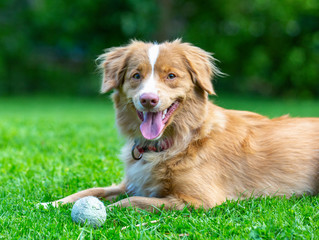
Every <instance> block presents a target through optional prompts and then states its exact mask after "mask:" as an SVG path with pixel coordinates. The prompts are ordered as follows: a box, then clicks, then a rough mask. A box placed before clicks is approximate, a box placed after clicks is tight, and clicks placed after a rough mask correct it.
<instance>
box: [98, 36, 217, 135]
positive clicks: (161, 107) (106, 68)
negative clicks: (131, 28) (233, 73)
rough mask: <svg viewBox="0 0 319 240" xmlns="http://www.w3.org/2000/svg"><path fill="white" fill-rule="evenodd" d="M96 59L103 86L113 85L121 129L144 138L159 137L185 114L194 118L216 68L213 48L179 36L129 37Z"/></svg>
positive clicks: (102, 89) (106, 87) (211, 87)
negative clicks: (169, 39)
mask: <svg viewBox="0 0 319 240" xmlns="http://www.w3.org/2000/svg"><path fill="white" fill-rule="evenodd" d="M99 59H100V60H101V65H100V66H101V69H102V70H103V82H102V88H101V91H102V93H105V92H108V91H110V90H111V89H115V93H114V95H113V100H114V102H115V106H116V109H117V118H118V122H119V125H120V127H121V128H122V131H123V132H124V134H127V135H129V136H131V137H134V138H138V137H141V136H142V137H143V138H145V139H147V140H157V139H159V138H161V137H162V136H163V134H165V132H169V131H167V130H166V129H167V128H168V126H171V125H174V124H175V125H176V124H178V122H185V121H187V119H188V118H189V119H190V121H192V122H198V121H199V120H196V119H199V118H200V117H201V116H200V115H201V114H202V113H201V112H200V111H199V110H200V109H201V108H202V106H201V105H203V104H204V103H205V101H206V100H207V95H208V94H214V89H213V86H212V83H211V79H212V77H213V76H214V75H216V74H219V73H220V72H219V70H218V69H217V67H216V66H215V65H214V64H213V62H214V60H215V59H214V58H213V57H212V56H211V54H209V53H207V52H205V51H204V50H202V49H200V48H198V47H195V46H192V45H190V44H188V43H182V42H181V41H180V40H176V41H173V42H165V43H162V44H157V43H144V42H140V41H132V42H131V43H130V44H129V45H127V46H124V47H117V48H111V49H109V50H108V51H107V52H106V53H105V54H103V55H101V56H100V57H99ZM199 102H200V103H199ZM197 104H198V106H196V105H197ZM186 124H187V123H186ZM171 128H173V127H171Z"/></svg>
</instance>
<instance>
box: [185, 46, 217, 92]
mask: <svg viewBox="0 0 319 240" xmlns="http://www.w3.org/2000/svg"><path fill="white" fill-rule="evenodd" d="M183 45H184V46H185V51H184V54H185V61H186V65H187V68H188V71H189V72H190V74H191V76H192V80H193V82H194V84H197V85H198V86H199V87H201V88H202V89H203V90H205V91H206V92H207V93H208V94H213V95H215V91H214V88H213V84H212V78H213V77H214V76H216V75H222V73H221V72H220V71H219V69H218V68H217V67H216V66H215V64H214V62H215V61H216V60H215V58H213V57H212V55H211V54H210V53H208V52H206V51H204V50H202V49H200V48H198V47H195V46H193V45H190V44H188V43H183Z"/></svg>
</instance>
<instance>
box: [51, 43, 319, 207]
mask: <svg viewBox="0 0 319 240" xmlns="http://www.w3.org/2000/svg"><path fill="white" fill-rule="evenodd" d="M99 61H101V64H100V68H101V69H102V71H103V80H102V88H101V92H102V93H106V92H109V91H111V90H113V94H112V99H113V102H114V106H115V110H116V121H117V125H118V127H119V129H120V132H121V133H122V134H123V135H124V136H126V138H127V142H126V144H125V146H124V147H123V149H122V153H121V158H122V160H123V161H124V163H125V173H126V174H125V178H124V180H123V182H122V183H121V184H119V185H117V186H110V187H103V188H92V189H87V190H84V191H81V192H78V193H75V194H73V195H70V196H67V197H65V198H63V199H60V200H57V201H55V202H51V203H50V204H52V205H54V206H57V205H59V204H65V203H72V202H75V201H76V200H78V199H80V198H82V197H85V196H95V197H98V198H101V199H106V200H110V201H114V200H115V199H116V198H117V197H118V196H119V195H125V194H127V195H128V197H127V198H124V199H122V200H120V201H117V202H113V203H112V204H110V205H109V206H108V207H109V208H112V207H114V206H120V207H129V206H132V207H136V208H140V209H147V210H148V209H153V210H154V209H156V208H158V207H163V208H165V209H177V210H180V209H183V208H185V207H187V206H192V207H194V208H200V207H202V208H204V209H209V208H212V207H214V206H216V205H218V204H221V203H223V202H224V201H226V200H232V199H242V198H247V197H251V196H255V197H258V196H275V195H277V196H285V197H290V196H292V195H296V196H299V195H302V194H311V195H315V194H317V193H318V190H319V118H290V117H289V116H282V117H279V118H275V119H269V118H267V117H265V116H262V115H259V114H256V113H253V112H248V111H236V110H226V109H223V108H221V107H218V106H216V105H214V104H213V103H212V102H210V101H209V98H208V95H212V94H215V92H214V89H213V85H212V82H211V80H212V78H213V77H214V76H216V75H221V74H222V73H221V72H220V70H219V69H218V68H217V67H216V65H215V62H216V60H215V59H214V58H213V57H212V55H211V54H210V53H208V52H206V51H204V50H202V49H200V48H198V47H196V46H194V45H191V44H189V43H184V42H182V41H181V40H175V41H172V42H164V43H161V44H158V43H146V42H142V41H131V42H130V43H129V44H128V45H126V46H122V47H115V48H111V49H109V50H108V51H107V52H106V53H104V54H102V55H101V56H100V57H99Z"/></svg>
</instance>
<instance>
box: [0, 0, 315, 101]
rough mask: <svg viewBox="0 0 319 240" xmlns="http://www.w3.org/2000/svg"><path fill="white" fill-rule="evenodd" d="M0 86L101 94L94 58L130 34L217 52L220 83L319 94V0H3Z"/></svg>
mask: <svg viewBox="0 0 319 240" xmlns="http://www.w3.org/2000/svg"><path fill="white" fill-rule="evenodd" d="M0 9H1V11H0V26H1V29H0V30H1V31H0V48H1V51H0V94H15V93H21V92H22V93H33V92H40V91H41V92H43V91H44V92H56V93H61V92H62V93H71V94H82V95H83V94H86V95H87V94H92V93H93V94H96V92H97V91H98V85H99V80H98V77H97V74H94V73H95V72H96V71H95V69H96V66H95V62H94V59H95V58H96V57H97V56H98V55H99V54H101V53H102V52H103V49H105V48H107V47H111V46H118V45H122V44H125V43H127V42H128V41H129V39H131V38H136V39H141V40H147V41H159V42H160V41H163V40H173V39H175V38H179V37H182V38H183V40H184V41H189V42H192V43H193V44H195V45H197V46H199V47H202V48H204V49H205V50H208V51H211V52H214V53H215V57H216V58H217V59H219V60H221V62H220V63H219V64H218V65H219V67H220V68H221V69H222V70H223V71H225V72H226V73H227V74H229V76H228V77H226V78H224V79H220V80H218V81H217V82H216V84H217V90H218V89H219V88H221V89H222V91H236V92H238V91H239V92H245V93H246V92H249V93H253V92H257V93H258V94H264V95H271V96H291V97H293V96H301V97H315V96H317V97H318V96H319V70H318V69H319V2H318V1H317V0H294V1H291V0H281V1H276V0H257V1H249V0H242V1H235V0H229V1H222V0H209V1H207V0H205V1H204V0H188V1H186V0H176V1H173V0H157V1H150V0H95V1H90V0H77V1H73V2H66V1H62V0H42V1H41V0H2V1H1V3H0Z"/></svg>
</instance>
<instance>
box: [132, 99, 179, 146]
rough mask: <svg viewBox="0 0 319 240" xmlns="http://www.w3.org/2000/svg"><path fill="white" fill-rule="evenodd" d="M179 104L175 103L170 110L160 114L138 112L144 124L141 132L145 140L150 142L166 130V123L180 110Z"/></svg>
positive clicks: (141, 126)
mask: <svg viewBox="0 0 319 240" xmlns="http://www.w3.org/2000/svg"><path fill="white" fill-rule="evenodd" d="M178 106H179V102H178V101H175V102H174V103H173V104H172V105H171V106H170V107H169V108H167V109H165V110H164V111H159V112H140V111H137V110H136V111H137V115H138V117H139V118H140V119H141V121H142V124H141V125H140V130H141V132H142V135H143V136H144V138H146V139H148V140H152V139H155V138H157V137H159V136H160V135H161V133H162V131H163V130H164V128H165V125H166V123H167V122H168V120H169V119H170V117H171V116H172V114H173V113H174V112H175V110H176V109H177V108H178Z"/></svg>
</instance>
